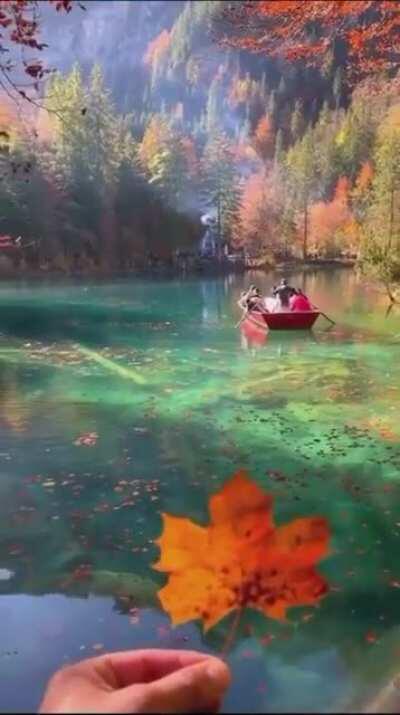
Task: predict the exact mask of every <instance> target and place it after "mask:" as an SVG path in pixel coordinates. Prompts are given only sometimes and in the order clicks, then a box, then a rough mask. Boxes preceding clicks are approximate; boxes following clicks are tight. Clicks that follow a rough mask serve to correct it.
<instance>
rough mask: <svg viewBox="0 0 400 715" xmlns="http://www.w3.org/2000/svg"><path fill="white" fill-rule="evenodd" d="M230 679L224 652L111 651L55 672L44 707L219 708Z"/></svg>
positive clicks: (80, 710) (115, 709) (88, 709)
mask: <svg viewBox="0 0 400 715" xmlns="http://www.w3.org/2000/svg"><path fill="white" fill-rule="evenodd" d="M229 682H230V673H229V669H228V667H227V666H226V665H225V663H224V662H223V661H222V660H220V659H219V658H214V657H212V656H209V655H206V654H204V653H197V652H196V651H185V650H182V651H180V650H151V649H149V650H136V651H135V650H133V651H132V650H131V651H122V652H120V653H108V654H106V655H102V656H99V657H98V658H89V659H88V660H83V661H81V662H80V663H76V665H70V666H66V667H65V668H62V669H61V670H59V671H57V673H55V675H53V677H52V678H51V680H50V682H49V684H48V686H47V689H46V693H45V696H44V698H43V701H42V704H41V706H40V710H39V712H40V713H42V714H44V713H160V712H162V713H196V712H197V713H199V712H210V713H213V712H214V713H215V712H218V710H219V706H220V703H221V700H222V697H223V695H224V693H225V690H226V689H227V687H228V685H229Z"/></svg>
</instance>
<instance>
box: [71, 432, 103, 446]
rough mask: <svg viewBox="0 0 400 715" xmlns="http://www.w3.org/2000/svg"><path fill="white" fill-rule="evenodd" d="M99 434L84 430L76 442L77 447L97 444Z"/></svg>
mask: <svg viewBox="0 0 400 715" xmlns="http://www.w3.org/2000/svg"><path fill="white" fill-rule="evenodd" d="M98 438H99V435H98V434H97V432H84V434H81V435H80V436H79V437H78V438H77V439H76V440H75V442H74V444H75V445H76V446H77V447H82V446H83V447H93V445H95V444H96V442H97V440H98Z"/></svg>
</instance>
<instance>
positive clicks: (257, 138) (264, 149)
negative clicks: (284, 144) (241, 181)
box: [252, 115, 275, 161]
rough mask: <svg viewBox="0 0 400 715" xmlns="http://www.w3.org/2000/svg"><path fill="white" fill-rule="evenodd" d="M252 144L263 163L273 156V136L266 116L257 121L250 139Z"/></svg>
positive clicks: (270, 124)
mask: <svg viewBox="0 0 400 715" xmlns="http://www.w3.org/2000/svg"><path fill="white" fill-rule="evenodd" d="M252 143H253V146H254V148H255V150H256V152H257V154H258V155H259V157H260V158H261V159H263V160H264V161H265V160H266V159H267V158H270V157H271V156H272V155H273V153H274V146H275V136H274V132H273V128H272V123H271V120H270V118H269V117H268V115H264V116H263V117H261V119H260V120H259V122H258V124H257V126H256V129H255V132H254V135H253V138H252Z"/></svg>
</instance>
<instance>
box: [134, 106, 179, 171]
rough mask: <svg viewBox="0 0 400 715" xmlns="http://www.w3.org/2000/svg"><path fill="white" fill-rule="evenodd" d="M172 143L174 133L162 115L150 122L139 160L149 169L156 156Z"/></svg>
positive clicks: (156, 116) (141, 146)
mask: <svg viewBox="0 0 400 715" xmlns="http://www.w3.org/2000/svg"><path fill="white" fill-rule="evenodd" d="M171 141H172V133H171V130H170V128H169V126H168V123H167V121H166V120H165V119H164V118H163V117H161V116H160V115H155V116H154V117H152V119H151V120H150V122H149V124H148V126H147V127H146V131H145V133H144V136H143V140H142V143H141V145H140V149H139V158H140V160H141V162H142V163H143V165H144V166H145V167H146V168H147V167H148V166H149V164H150V162H151V161H152V160H153V159H154V157H155V156H156V154H158V153H159V152H160V151H162V150H163V148H164V147H165V146H168V145H169V144H170V143H171Z"/></svg>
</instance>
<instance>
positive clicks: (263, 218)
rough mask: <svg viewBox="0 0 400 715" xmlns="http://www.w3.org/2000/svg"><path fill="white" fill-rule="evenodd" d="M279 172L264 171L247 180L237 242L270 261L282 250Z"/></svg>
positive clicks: (251, 253)
mask: <svg viewBox="0 0 400 715" xmlns="http://www.w3.org/2000/svg"><path fill="white" fill-rule="evenodd" d="M279 193H280V187H279V184H278V181H277V176H276V174H274V173H273V172H272V173H269V174H268V173H266V172H265V170H264V169H263V170H261V171H259V172H257V173H255V174H251V175H250V176H249V177H248V178H247V179H246V181H245V183H244V186H243V191H242V195H241V200H240V205H239V210H238V216H237V222H236V225H235V245H236V246H237V247H241V248H244V249H245V250H246V253H248V254H249V255H251V256H255V257H263V258H266V259H267V260H269V261H270V262H271V261H273V260H274V258H275V256H276V255H278V254H279V253H280V252H282V248H283V246H282V241H281V239H282V236H281V231H280V219H281V209H282V206H281V201H280V198H279Z"/></svg>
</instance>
